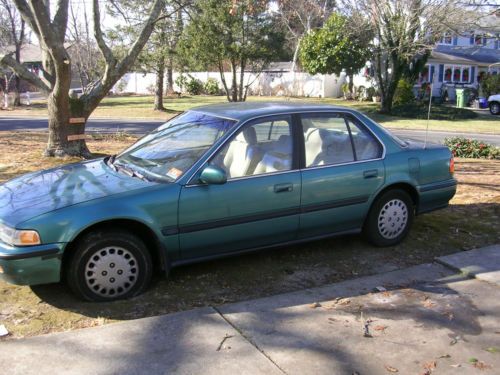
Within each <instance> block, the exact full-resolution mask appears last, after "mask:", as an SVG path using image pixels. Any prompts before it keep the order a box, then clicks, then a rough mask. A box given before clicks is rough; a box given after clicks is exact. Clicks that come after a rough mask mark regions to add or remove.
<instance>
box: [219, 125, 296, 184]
mask: <svg viewBox="0 0 500 375" xmlns="http://www.w3.org/2000/svg"><path fill="white" fill-rule="evenodd" d="M291 129H292V126H291V119H290V117H289V116H280V117H274V118H272V119H265V120H259V122H255V123H252V124H249V125H245V126H244V127H243V128H242V129H240V130H239V132H238V133H237V134H236V136H234V137H233V138H232V139H231V140H229V142H228V143H227V144H226V145H225V146H224V147H223V148H222V149H221V150H220V151H219V152H218V153H217V155H216V156H215V157H214V158H213V159H212V161H211V162H210V164H211V165H216V166H218V167H221V168H222V169H224V170H225V171H226V173H227V178H228V179H231V178H238V177H245V176H256V175H260V174H265V173H272V172H278V171H286V170H290V169H291V168H292V155H293V150H292V136H291Z"/></svg>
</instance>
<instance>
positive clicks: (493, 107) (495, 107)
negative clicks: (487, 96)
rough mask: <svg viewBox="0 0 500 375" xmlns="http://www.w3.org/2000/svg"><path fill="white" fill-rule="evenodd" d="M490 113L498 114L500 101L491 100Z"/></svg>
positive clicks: (499, 112)
mask: <svg viewBox="0 0 500 375" xmlns="http://www.w3.org/2000/svg"><path fill="white" fill-rule="evenodd" d="M490 113H491V114H492V115H499V114H500V103H498V102H493V103H491V104H490Z"/></svg>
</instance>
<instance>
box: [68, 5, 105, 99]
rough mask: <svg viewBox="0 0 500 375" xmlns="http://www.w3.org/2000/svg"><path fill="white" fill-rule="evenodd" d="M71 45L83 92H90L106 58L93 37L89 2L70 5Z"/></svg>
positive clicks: (70, 50)
mask: <svg viewBox="0 0 500 375" xmlns="http://www.w3.org/2000/svg"><path fill="white" fill-rule="evenodd" d="M68 32H69V38H70V39H69V43H70V45H69V47H68V48H67V50H68V53H69V55H70V58H71V63H72V68H74V69H76V72H77V73H78V78H79V81H80V85H81V87H82V89H83V92H85V93H88V92H89V91H90V89H91V88H92V85H93V84H94V83H95V82H98V81H99V78H100V76H101V74H102V72H103V69H104V60H103V58H102V55H101V54H100V52H99V48H98V47H97V43H96V41H95V39H94V38H92V34H91V33H92V30H91V23H90V17H89V13H88V7H87V3H86V2H85V1H82V2H81V3H80V4H75V3H73V2H71V3H70V6H69V25H68Z"/></svg>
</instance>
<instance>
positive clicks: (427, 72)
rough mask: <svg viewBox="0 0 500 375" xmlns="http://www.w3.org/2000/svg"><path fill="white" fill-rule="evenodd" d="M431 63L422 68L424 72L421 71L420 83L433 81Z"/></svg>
mask: <svg viewBox="0 0 500 375" xmlns="http://www.w3.org/2000/svg"><path fill="white" fill-rule="evenodd" d="M431 69H432V68H431V65H426V66H424V68H423V69H422V73H420V76H419V78H418V82H419V83H429V82H431V79H432V77H431Z"/></svg>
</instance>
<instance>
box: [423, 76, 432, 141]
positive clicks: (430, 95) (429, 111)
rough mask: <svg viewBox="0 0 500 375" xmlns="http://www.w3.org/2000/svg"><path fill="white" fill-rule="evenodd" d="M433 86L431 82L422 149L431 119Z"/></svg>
mask: <svg viewBox="0 0 500 375" xmlns="http://www.w3.org/2000/svg"><path fill="white" fill-rule="evenodd" d="M433 86H434V82H431V91H430V93H429V110H428V111H427V126H426V127H425V142H424V149H425V148H427V136H428V134H429V120H430V118H431V104H432V87H433Z"/></svg>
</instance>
